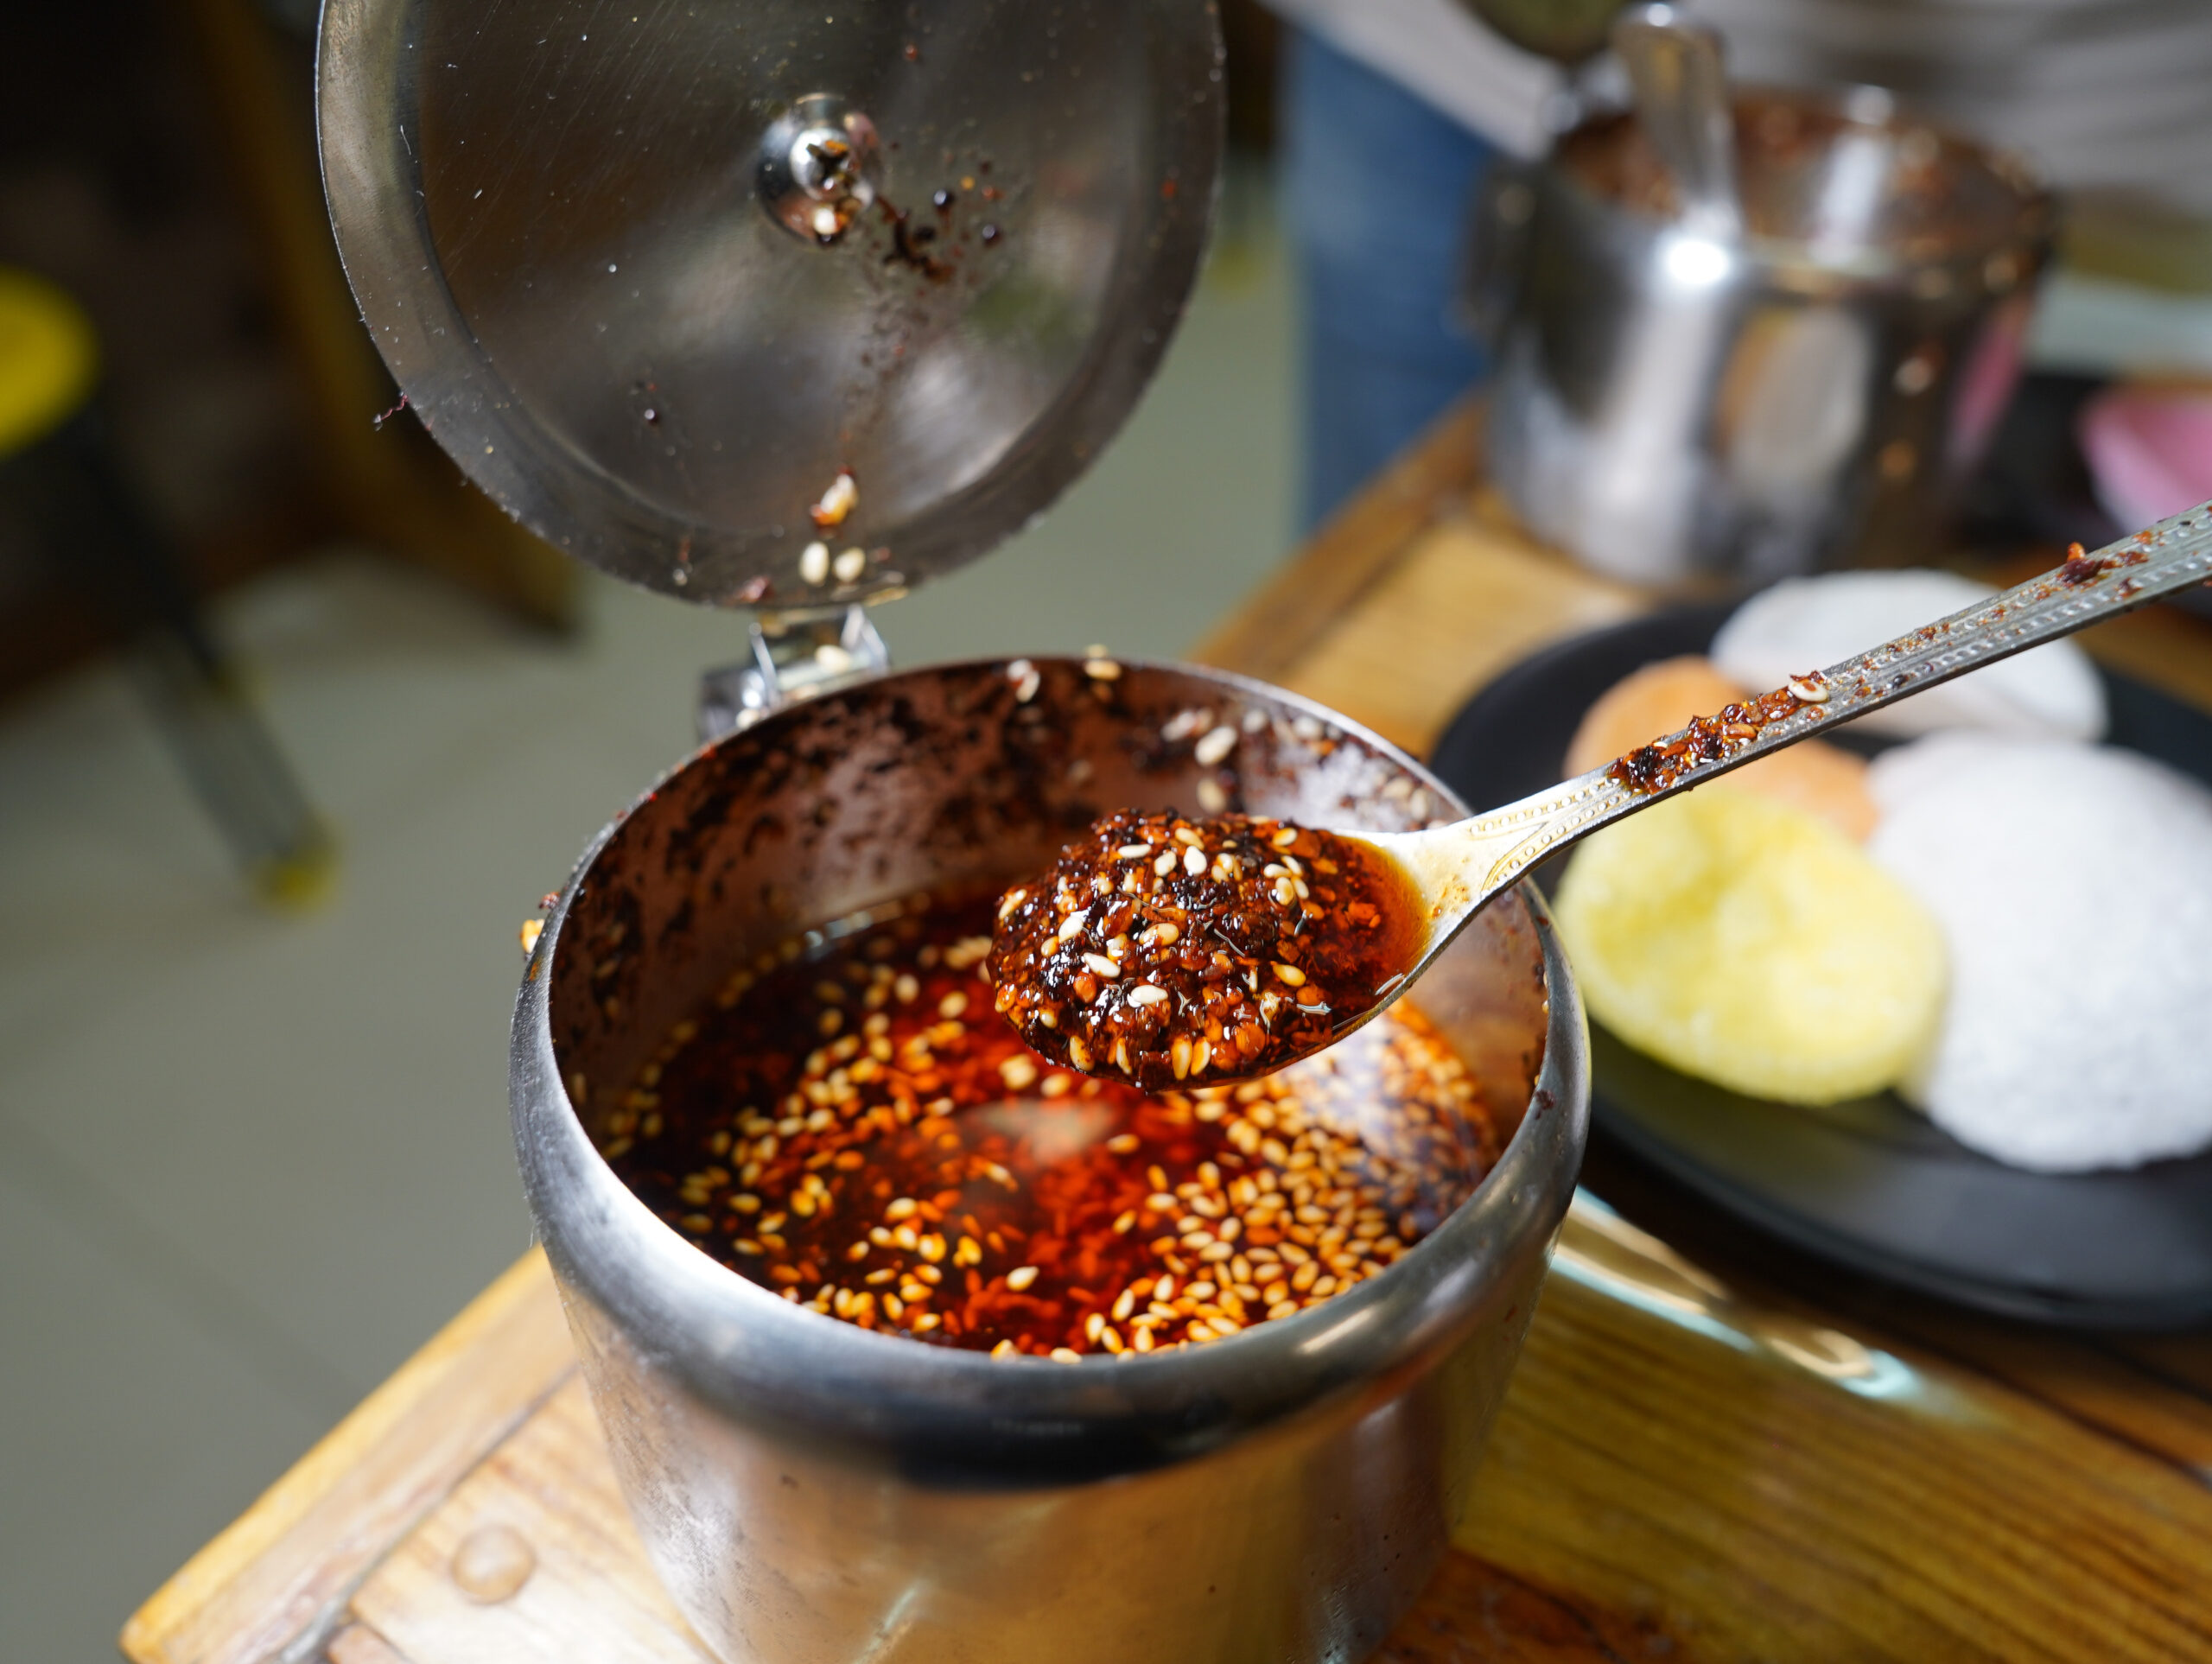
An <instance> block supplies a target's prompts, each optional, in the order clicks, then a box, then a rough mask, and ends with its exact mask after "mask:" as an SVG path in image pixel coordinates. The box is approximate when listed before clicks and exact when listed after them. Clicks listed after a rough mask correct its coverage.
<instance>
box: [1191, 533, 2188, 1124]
mask: <svg viewBox="0 0 2212 1664" xmlns="http://www.w3.org/2000/svg"><path fill="white" fill-rule="evenodd" d="M2208 580H2212V503H2205V504H2202V505H2199V506H2198V507H2196V508H2193V509H2190V511H2187V512H2186V513H2183V514H2177V515H2175V516H2174V517H2173V518H2171V519H2167V520H2162V521H2160V522H2159V523H2158V524H2157V525H2155V526H2152V528H2151V529H2150V530H2147V531H2140V532H2138V533H2136V534H2135V536H2133V537H2126V538H2122V539H2121V540H2120V542H2118V543H2111V544H2107V546H2106V547H2105V548H2103V549H2099V550H2097V551H2096V553H2094V555H2076V556H2075V557H2074V558H2072V559H2070V560H2069V561H2068V562H2066V563H2065V564H2064V565H2063V566H2061V567H2058V568H2055V569H2053V570H2051V571H2050V572H2046V573H2044V575H2042V576H2041V577H2039V578H2033V579H2031V580H2030V581H2028V582H2026V583H2024V584H2020V585H2018V586H2017V587H2013V588H2012V589H2008V590H2006V591H2005V593H2004V594H2000V595H1997V596H1994V597H1993V598H1992V599H1990V600H1986V601H1982V602H1980V603H1979V604H1977V605H1975V606H1973V607H1967V608H1966V609H1965V610H1964V611H1962V612H1958V613H1952V614H1951V615H1950V616H1949V617H1948V618H1942V619H1936V621H1935V622H1933V623H1931V624H1927V625H1923V626H1921V628H1919V629H1917V630H1916V631H1914V632H1911V633H1910V635H1906V636H1903V637H1900V638H1898V639H1897V640H1895V641H1891V642H1888V643H1885V645H1881V646H1878V647H1875V648H1872V649H1870V650H1869V651H1866V652H1864V653H1861V654H1859V655H1858V656H1857V657H1853V658H1847V659H1845V660H1844V661H1843V662H1842V663H1841V664H1831V665H1829V666H1828V667H1827V669H1825V670H1812V671H1808V672H1807V673H1806V674H1805V675H1803V676H1793V677H1791V678H1790V680H1789V683H1788V684H1787V685H1786V686H1785V687H1783V688H1779V689H1776V690H1775V691H1774V692H1773V693H1771V694H1769V695H1765V696H1764V698H1762V699H1759V700H1751V701H1746V702H1745V707H1750V708H1755V711H1754V714H1753V715H1752V719H1751V720H1747V721H1741V722H1734V721H1723V720H1716V719H1714V718H1710V717H1708V718H1701V719H1700V720H1699V721H1697V722H1694V723H1693V724H1692V725H1691V726H1690V727H1687V728H1683V729H1681V730H1679V731H1677V732H1676V733H1675V734H1669V735H1668V736H1666V737H1665V738H1664V739H1661V740H1654V741H1653V742H1652V743H1651V744H1650V745H1649V746H1639V747H1638V748H1637V750H1636V751H1633V752H1630V753H1629V754H1628V755H1627V756H1626V757H1624V758H1622V759H1619V760H1618V761H1616V762H1614V763H1611V764H1610V765H1607V766H1606V767H1605V768H1600V769H1593V770H1592V771H1591V772H1589V773H1587V774H1584V775H1581V776H1580V777H1578V778H1575V779H1572V780H1568V781H1567V782H1565V783H1564V784H1560V785H1557V786H1554V787H1553V788H1552V789H1551V790H1550V791H1541V792H1538V793H1537V794H1536V795H1535V796H1534V797H1524V798H1522V800H1521V801H1520V802H1519V803H1509V804H1507V805H1506V806H1505V807H1504V808H1503V809H1495V810H1491V811H1490V812H1489V813H1488V814H1485V815H1476V816H1470V817H1469V818H1468V819H1466V820H1463V821H1455V822H1451V823H1450V824H1448V825H1445V826H1437V827H1431V828H1429V829H1427V830H1425V831H1420V832H1395V833H1360V832H1347V831H1341V830H1332V834H1331V835H1332V836H1334V837H1338V838H1341V839H1344V840H1345V841H1347V842H1357V843H1364V844H1366V845H1368V846H1370V848H1374V849H1376V850H1380V851H1381V852H1383V854H1386V855H1388V856H1389V858H1390V860H1391V861H1393V862H1395V865H1396V866H1397V867H1398V868H1399V870H1400V871H1401V872H1402V874H1403V875H1404V877H1405V879H1406V880H1407V883H1408V888H1409V889H1410V891H1411V892H1412V896H1411V897H1410V898H1409V901H1410V902H1412V903H1413V904H1414V905H1418V906H1419V907H1420V909H1421V912H1422V915H1423V919H1424V923H1425V925H1426V936H1425V937H1419V936H1414V937H1413V939H1415V940H1419V941H1421V949H1420V951H1419V953H1418V955H1417V956H1415V957H1414V960H1413V962H1411V963H1410V964H1408V965H1407V967H1406V969H1405V972H1404V974H1403V975H1402V977H1401V978H1394V979H1392V981H1389V982H1388V983H1386V984H1385V985H1384V989H1385V993H1384V997H1383V999H1382V1000H1379V1001H1378V1002H1376V1004H1374V1005H1371V1006H1369V1007H1366V1008H1365V1009H1363V1010H1361V1009H1357V1003H1356V1002H1351V1003H1352V1008H1351V1010H1347V1011H1346V1013H1345V1020H1344V1022H1343V1023H1342V1024H1341V1025H1340V1026H1336V1027H1333V1028H1332V1029H1331V1030H1330V1031H1329V1032H1327V1034H1326V1036H1325V1038H1323V1039H1322V1040H1320V1041H1318V1042H1317V1043H1316V1044H1315V1045H1313V1046H1312V1047H1310V1048H1308V1049H1309V1050H1319V1046H1320V1045H1328V1044H1333V1043H1334V1042H1335V1041H1336V1040H1338V1039H1339V1038H1343V1036H1344V1035H1345V1034H1348V1033H1350V1032H1351V1031H1352V1030H1353V1029H1355V1028H1357V1027H1358V1026H1360V1025H1361V1024H1363V1023H1364V1022H1366V1021H1367V1020H1369V1019H1370V1018H1372V1017H1373V1016H1374V1015H1375V1014H1376V1013H1377V1012H1380V1011H1381V1010H1383V1008H1384V1007H1387V1006H1388V1005H1389V1004H1390V1003H1391V1001H1392V1000H1395V998H1396V997H1397V996H1398V994H1401V993H1402V992H1403V991H1404V990H1405V989H1406V988H1408V987H1410V986H1411V985H1412V984H1413V983H1414V981H1416V980H1417V979H1418V978H1419V976H1420V975H1421V972H1422V971H1423V970H1425V969H1427V966H1428V963H1429V962H1430V961H1431V960H1433V959H1434V958H1435V957H1436V956H1437V955H1438V954H1440V953H1441V952H1442V951H1443V949H1444V948H1445V946H1446V944H1447V943H1449V942H1450V941H1451V940H1452V937H1455V936H1457V935H1458V934H1459V930H1461V929H1462V928H1463V927H1464V926H1465V924H1466V923H1467V921H1468V920H1470V919H1471V918H1473V917H1474V916H1475V914H1476V913H1478V912H1479V911H1481V910H1482V909H1483V908H1484V906H1486V905H1488V904H1489V903H1490V902H1491V899H1494V898H1495V897H1497V895H1498V894H1499V893H1500V892H1503V891H1504V890H1506V889H1508V888H1509V887H1510V886H1512V885H1513V884H1514V882H1515V881H1516V880H1518V879H1519V878H1520V877H1521V876H1522V874H1523V873H1526V872H1527V871H1528V870H1529V868H1530V867H1533V866H1535V864H1536V862H1538V861H1541V860H1542V859H1544V857H1546V856H1547V855H1551V854H1556V853H1558V852H1559V851H1560V850H1562V849H1565V848H1567V847H1568V846H1569V845H1571V844H1573V843H1575V842H1578V841H1579V840H1580V839H1583V838H1586V837H1588V836H1589V835H1590V834H1592V832H1595V831H1597V830H1599V829H1600V828H1601V827H1606V826H1611V824H1612V823H1613V822H1615V821H1618V820H1619V819H1621V818H1622V817H1623V816H1628V815H1633V814H1635V813H1636V812H1637V810H1643V809H1649V807H1651V805H1652V804H1654V803H1661V802H1663V801H1664V800H1666V799H1667V798H1669V797H1673V796H1675V793H1677V792H1681V791H1689V790H1690V789H1691V788H1692V787H1694V786H1700V785H1702V784H1705V783H1706V782H1707V780H1710V779H1713V778H1716V777H1717V776H1719V775H1722V774H1725V773H1726V772H1728V771H1729V770H1731V769H1734V768H1741V767H1742V766H1743V765H1745V764H1746V763H1751V762H1755V761H1757V760H1758V759H1759V758H1762V757H1764V756H1767V755H1769V754H1770V753H1773V752H1777V751H1779V750H1781V749H1782V748H1783V746H1794V745H1796V743H1797V742H1798V741H1799V740H1806V739H1810V738H1812V737H1813V736H1814V735H1815V734H1824V733H1826V732H1827V730H1829V729H1831V728H1834V727H1837V726H1838V725H1839V724H1841V723H1843V722H1847V721H1850V720H1851V719H1852V718H1853V717H1855V716H1863V715H1866V713H1867V712H1869V711H1872V710H1878V709H1879V708H1881V707H1883V706H1885V705H1887V704H1890V703H1891V702H1894V701H1896V700H1899V699H1908V698H1910V697H1911V696H1912V695H1914V694H1916V693H1919V692H1921V691H1922V690H1923V689H1928V688H1932V687H1935V686H1936V685H1937V684H1938V683H1943V682H1948V681H1949V680H1950V679H1951V678H1952V677H1953V676H1964V675H1966V674H1967V672H1968V671H1971V670H1979V669H1980V667H1981V666H1983V665H1985V664H1994V663H1995V662H1996V661H1997V660H1999V659H2000V658H2009V657H2011V656H2012V655H2013V654H2014V653H2018V652H2024V651H2027V650H2028V649H2029V648H2031V647H2036V646H2039V645H2042V644H2043V643H2044V642H2047V641H2055V640H2056V639H2057V638H2059V637H2061V636H2069V635H2072V634H2073V633H2074V632H2075V631H2076V630H2081V629H2083V628H2086V627H2087V626H2089V625H2092V624H2096V623H2100V622H2101V621H2102V620H2104V619H2108V618H2112V617H2113V616H2115V615H2117V614H2119V613H2126V612H2129V611H2131V610H2133V608H2135V607H2141V606H2143V605H2144V604H2145V602H2148V601H2153V600H2158V598H2159V597H2160V596H2162V595H2170V594H2174V593H2175V592H2176V591H2177V590H2181V589H2185V588H2187V587H2189V586H2190V585H2191V584H2195V583H2202V582H2205V581H2208ZM1743 708H1744V707H1738V708H1737V709H1743ZM1410 934H1411V933H1409V935H1410ZM1357 992H1358V993H1359V994H1362V995H1366V994H1370V991H1369V990H1364V989H1363V990H1359V991H1357ZM1331 1003H1332V1004H1337V1001H1336V1000H1332V1001H1331ZM1338 1009H1340V1010H1344V1009H1345V1007H1344V1006H1342V1005H1339V1006H1338ZM1289 1061H1292V1058H1291V1057H1288V1056H1284V1057H1276V1058H1273V1059H1271V1060H1270V1066H1271V1067H1280V1066H1281V1064H1283V1063H1287V1062H1289ZM1206 1078H1207V1083H1208V1084H1209V1085H1218V1084H1227V1083H1229V1082H1230V1081H1231V1080H1232V1079H1239V1078H1243V1077H1241V1076H1232V1075H1230V1074H1228V1073H1225V1072H1224V1073H1221V1074H1217V1075H1209V1076H1208V1077H1206Z"/></svg>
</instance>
